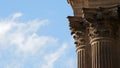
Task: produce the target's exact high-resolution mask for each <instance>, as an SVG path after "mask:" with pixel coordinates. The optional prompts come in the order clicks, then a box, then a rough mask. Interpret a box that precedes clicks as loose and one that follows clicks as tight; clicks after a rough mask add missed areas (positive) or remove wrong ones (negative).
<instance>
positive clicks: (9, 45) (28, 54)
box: [0, 13, 68, 68]
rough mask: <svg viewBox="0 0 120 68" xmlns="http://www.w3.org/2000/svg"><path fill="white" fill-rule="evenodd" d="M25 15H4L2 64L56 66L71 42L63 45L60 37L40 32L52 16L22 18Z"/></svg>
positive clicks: (19, 67)
mask: <svg viewBox="0 0 120 68" xmlns="http://www.w3.org/2000/svg"><path fill="white" fill-rule="evenodd" d="M22 15H23V14H22V13H15V14H13V15H12V16H10V17H8V18H6V19H0V51H1V52H0V60H3V63H1V64H0V67H2V68H28V67H29V66H30V67H29V68H36V67H37V68H54V64H55V62H56V61H57V60H59V58H61V57H62V55H63V54H65V50H66V49H67V46H68V44H67V43H62V44H63V45H61V44H58V42H59V41H58V40H57V38H54V37H50V36H43V35H40V33H39V34H38V31H39V30H40V28H41V27H42V26H45V25H47V24H48V22H49V21H48V20H40V19H33V20H28V21H26V22H21V21H18V19H19V17H22ZM55 45H57V47H56V46H55ZM52 48H53V50H52V51H51V52H50V49H52ZM8 58H9V59H8ZM1 62H2V61H1ZM33 62H34V63H33ZM31 63H33V64H31ZM37 64H38V65H37Z"/></svg>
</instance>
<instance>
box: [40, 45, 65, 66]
mask: <svg viewBox="0 0 120 68" xmlns="http://www.w3.org/2000/svg"><path fill="white" fill-rule="evenodd" d="M66 47H67V44H63V45H62V47H61V48H59V49H58V50H57V51H56V52H54V53H52V54H48V55H46V56H45V57H44V59H45V61H46V63H45V64H43V65H42V67H41V68H54V67H53V66H54V63H55V62H56V61H57V60H58V59H59V58H60V57H61V56H62V55H63V54H64V51H65V49H66Z"/></svg>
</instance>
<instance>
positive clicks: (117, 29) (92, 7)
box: [68, 0, 120, 68]
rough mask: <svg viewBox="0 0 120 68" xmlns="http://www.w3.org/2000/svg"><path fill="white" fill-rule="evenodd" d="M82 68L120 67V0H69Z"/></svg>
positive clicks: (72, 32) (71, 22) (71, 23)
mask: <svg viewBox="0 0 120 68" xmlns="http://www.w3.org/2000/svg"><path fill="white" fill-rule="evenodd" d="M68 3H69V4H70V5H71V7H72V9H73V12H74V16H68V19H69V26H70V30H71V35H72V36H73V38H74V40H75V45H76V52H77V60H78V62H77V63H78V65H77V66H78V68H120V0H68Z"/></svg>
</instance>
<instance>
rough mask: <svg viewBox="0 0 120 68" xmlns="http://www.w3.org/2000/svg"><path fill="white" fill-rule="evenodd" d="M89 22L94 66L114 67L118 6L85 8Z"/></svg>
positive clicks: (93, 67)
mask: <svg viewBox="0 0 120 68" xmlns="http://www.w3.org/2000/svg"><path fill="white" fill-rule="evenodd" d="M83 10H84V15H85V18H86V20H87V21H88V23H89V27H88V29H89V39H90V44H91V49H92V68H113V64H114V62H113V55H115V54H113V53H114V50H115V49H114V47H115V46H116V45H117V44H115V37H116V30H117V28H116V27H117V26H116V22H117V20H118V12H117V7H108V8H92V9H90V8H89V9H83Z"/></svg>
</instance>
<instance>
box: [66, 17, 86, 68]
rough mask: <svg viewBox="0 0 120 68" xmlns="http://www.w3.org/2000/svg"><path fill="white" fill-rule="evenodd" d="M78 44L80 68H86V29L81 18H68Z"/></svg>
mask: <svg viewBox="0 0 120 68" xmlns="http://www.w3.org/2000/svg"><path fill="white" fill-rule="evenodd" d="M68 18H69V21H70V30H71V34H72V35H73V38H74V40H75V44H76V52H77V58H78V68H86V27H85V24H84V22H83V19H82V18H81V17H70V16H69V17H68Z"/></svg>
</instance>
